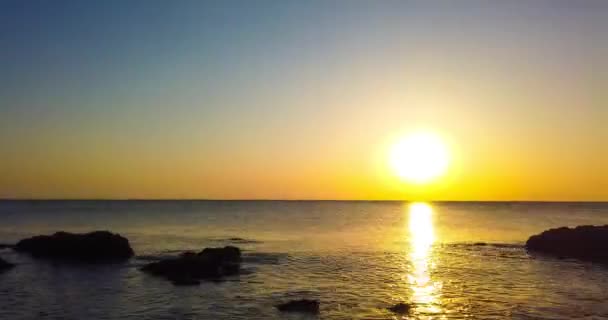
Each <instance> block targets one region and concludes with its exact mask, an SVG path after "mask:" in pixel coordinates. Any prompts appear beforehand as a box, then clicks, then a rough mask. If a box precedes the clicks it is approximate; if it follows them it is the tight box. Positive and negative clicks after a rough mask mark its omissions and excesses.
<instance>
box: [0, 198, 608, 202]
mask: <svg viewBox="0 0 608 320" xmlns="http://www.w3.org/2000/svg"><path fill="white" fill-rule="evenodd" d="M0 201H226V202H228V201H234V202H239V201H241V202H244V201H251V202H254V201H260V202H263V201H266V202H269V201H276V202H280V201H283V202H444V203H446V202H453V203H458V202H486V203H492V202H495V203H518V202H519V203H608V200H414V199H271V198H268V199H262V198H259V199H257V198H254V199H246V198H243V199H222V198H158V199H152V198H0Z"/></svg>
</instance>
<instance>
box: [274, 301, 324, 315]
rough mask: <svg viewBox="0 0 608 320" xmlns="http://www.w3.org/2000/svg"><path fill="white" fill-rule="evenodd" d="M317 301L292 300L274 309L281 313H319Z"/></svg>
mask: <svg viewBox="0 0 608 320" xmlns="http://www.w3.org/2000/svg"><path fill="white" fill-rule="evenodd" d="M319 305H320V303H319V301H318V300H308V299H301V300H292V301H289V302H286V303H281V304H278V305H276V306H275V307H276V308H277V309H279V311H282V312H304V313H314V314H318V313H319Z"/></svg>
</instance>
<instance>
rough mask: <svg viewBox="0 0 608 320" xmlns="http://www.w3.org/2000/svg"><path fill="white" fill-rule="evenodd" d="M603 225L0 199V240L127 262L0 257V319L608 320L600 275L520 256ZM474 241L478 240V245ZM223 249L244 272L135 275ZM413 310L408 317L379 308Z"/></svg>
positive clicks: (603, 207) (442, 207)
mask: <svg viewBox="0 0 608 320" xmlns="http://www.w3.org/2000/svg"><path fill="white" fill-rule="evenodd" d="M583 224H595V225H599V224H608V204H606V203H604V204H601V203H403V202H340V201H318V202H317V201H310V202H305V201H302V202H300V201H39V202H33V201H3V202H0V242H2V243H14V242H16V241H17V240H18V239H21V238H24V237H28V236H32V235H36V234H48V233H52V232H55V231H58V230H65V231H91V230H111V231H113V232H118V233H120V234H122V235H124V236H126V237H127V238H129V240H130V242H131V245H132V246H133V248H134V250H135V251H136V257H135V258H133V259H131V260H130V261H129V262H127V263H123V264H116V265H106V266H93V265H88V266H82V265H81V266H73V265H66V264H62V263H52V262H48V261H40V260H35V259H32V258H30V257H29V256H27V255H24V254H18V253H15V252H13V251H11V250H10V249H3V250H0V256H1V257H2V258H4V259H6V260H9V261H11V262H13V263H16V264H17V267H15V268H13V269H12V270H9V271H8V272H5V273H2V274H0V319H311V318H312V319H314V318H316V317H311V316H307V315H298V314H281V313H279V312H278V311H277V310H276V309H275V308H274V307H273V306H274V304H276V303H278V302H283V301H286V300H289V299H292V298H294V299H295V298H315V299H319V300H320V301H321V314H320V315H319V317H318V318H321V319H401V318H403V319H602V318H606V319H608V267H606V266H602V265H597V264H592V263H587V262H580V261H576V260H563V259H561V260H560V259H556V258H552V257H546V256H542V255H534V254H529V253H527V252H526V250H525V249H524V248H523V244H524V242H525V240H526V239H527V238H528V237H529V236H530V235H532V234H535V233H538V232H541V231H543V230H545V229H548V228H552V227H559V226H576V225H583ZM479 242H483V243H484V244H483V245H482V244H479ZM227 244H233V245H237V246H239V247H241V248H242V249H243V250H244V260H245V261H244V264H243V269H244V271H245V272H244V273H243V274H242V275H239V276H236V277H231V278H227V279H226V281H223V282H203V283H202V284H201V285H200V286H193V287H175V286H173V285H172V284H171V283H169V282H168V281H166V280H163V279H160V278H155V277H151V276H149V275H146V274H143V273H142V272H140V271H139V270H138V267H140V266H141V265H143V264H145V263H147V262H149V261H150V260H154V259H158V258H160V257H165V256H174V255H177V254H179V252H181V251H184V250H201V249H202V248H204V247H209V246H223V245H227ZM397 302H408V303H412V304H413V308H412V311H411V313H410V314H409V315H408V316H402V317H401V316H397V315H394V314H392V313H390V312H389V311H387V309H386V308H387V307H389V306H391V305H393V304H395V303H397Z"/></svg>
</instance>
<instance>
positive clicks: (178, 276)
mask: <svg viewBox="0 0 608 320" xmlns="http://www.w3.org/2000/svg"><path fill="white" fill-rule="evenodd" d="M240 263H241V250H240V249H239V248H237V247H232V246H227V247H224V248H205V249H204V250H203V251H201V252H199V253H198V254H195V253H193V252H185V253H183V254H181V255H180V256H179V257H177V258H170V259H164V260H160V261H157V262H152V263H149V264H147V265H145V266H143V267H142V268H141V271H143V272H146V273H149V274H152V275H156V276H160V277H164V278H166V279H168V280H170V281H171V282H172V283H173V284H175V285H197V284H198V283H199V280H200V279H207V280H214V279H219V278H221V277H224V276H231V275H236V274H238V273H239V271H240Z"/></svg>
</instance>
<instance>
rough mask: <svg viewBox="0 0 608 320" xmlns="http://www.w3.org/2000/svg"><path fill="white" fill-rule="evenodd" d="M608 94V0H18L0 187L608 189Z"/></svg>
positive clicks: (2, 69) (460, 192)
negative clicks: (403, 165) (403, 149)
mask: <svg viewBox="0 0 608 320" xmlns="http://www.w3.org/2000/svg"><path fill="white" fill-rule="evenodd" d="M607 88H608V2H607V1H603V0H582V1H565V0H552V1H543V0H538V1H520V0H516V1H498V0H495V1H467V0H464V1H436V2H435V1H357V0H353V1H346V0H345V1H289V0H284V1H278V0H277V1H261V0H255V1H231V0H227V1H181V0H178V1H155V0H150V1H137V0H129V1H111V0H110V1H87V0H85V1H61V0H58V1H46V0H41V1H35V0H28V1H14V0H4V1H0V198H27V199H29V198H44V199H48V198H70V199H72V198H73V199H81V198H94V199H134V198H137V199H182V198H188V199H194V198H196V199H354V200H381V199H408V200H416V199H423V200H532V201H536V200H539V201H540V200H542V201H551V200H555V201H608V90H606V89H607ZM420 130H422V131H427V132H432V133H434V134H436V135H438V136H440V137H441V138H442V140H443V141H445V143H446V145H447V146H448V149H449V154H450V159H451V161H450V166H449V169H448V171H447V174H446V175H445V176H443V177H442V178H440V179H437V180H436V181H434V182H432V183H429V184H427V185H424V186H421V185H414V184H411V183H407V182H405V181H403V180H400V179H399V178H398V177H397V175H396V174H395V173H394V172H392V171H391V169H390V166H388V165H387V162H388V153H389V150H390V149H391V145H393V144H394V143H395V141H398V139H399V137H401V136H404V135H405V136H406V135H407V134H408V133H409V132H414V131H420Z"/></svg>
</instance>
